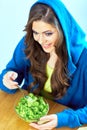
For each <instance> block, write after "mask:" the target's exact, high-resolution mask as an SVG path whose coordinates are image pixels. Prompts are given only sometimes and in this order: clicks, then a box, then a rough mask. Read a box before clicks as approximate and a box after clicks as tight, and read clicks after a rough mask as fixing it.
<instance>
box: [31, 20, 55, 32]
mask: <svg viewBox="0 0 87 130" xmlns="http://www.w3.org/2000/svg"><path fill="white" fill-rule="evenodd" d="M32 30H34V31H37V32H44V31H54V30H56V28H55V26H53V25H51V24H48V23H46V22H43V21H34V22H33V24H32Z"/></svg>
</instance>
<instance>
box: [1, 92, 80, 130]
mask: <svg viewBox="0 0 87 130" xmlns="http://www.w3.org/2000/svg"><path fill="white" fill-rule="evenodd" d="M21 96H22V94H21V92H20V91H17V92H16V93H15V94H7V93H5V92H3V91H1V90H0V130H36V129H34V128H33V127H31V126H29V123H27V122H25V121H23V120H22V119H20V118H19V117H18V115H17V114H16V112H15V109H14V105H15V101H17V100H18V99H19V98H20V97H21ZM48 103H49V106H50V110H49V114H51V113H55V112H60V111H62V110H63V109H65V108H66V107H65V106H63V105H60V104H57V103H55V102H52V101H51V100H48ZM54 130H57V129H56V128H55V129H54ZM58 130H77V129H76V128H75V129H70V128H66V127H62V128H58Z"/></svg>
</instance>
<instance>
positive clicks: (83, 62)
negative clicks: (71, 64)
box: [77, 48, 87, 67]
mask: <svg viewBox="0 0 87 130" xmlns="http://www.w3.org/2000/svg"><path fill="white" fill-rule="evenodd" d="M78 66H87V48H85V49H84V50H83V52H82V54H81V56H80V58H79V61H78V63H77V67H78Z"/></svg>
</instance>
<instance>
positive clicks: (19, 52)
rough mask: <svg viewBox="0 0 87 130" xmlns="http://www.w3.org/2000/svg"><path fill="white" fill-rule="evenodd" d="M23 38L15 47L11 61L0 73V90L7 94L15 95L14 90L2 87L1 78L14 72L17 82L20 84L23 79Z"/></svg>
mask: <svg viewBox="0 0 87 130" xmlns="http://www.w3.org/2000/svg"><path fill="white" fill-rule="evenodd" d="M24 48H25V45H24V37H23V38H22V39H21V40H20V42H19V43H18V45H17V46H16V48H15V50H14V53H13V56H12V59H11V60H10V61H9V62H8V64H7V65H6V68H5V69H4V70H3V71H2V73H1V74H0V89H1V90H3V91H5V92H7V93H15V92H16V89H14V90H10V89H8V88H7V87H5V86H4V85H3V82H2V79H3V76H4V75H5V74H6V73H7V72H8V71H15V72H17V73H18V78H17V82H18V83H19V84H21V82H22V80H23V78H24V72H25V54H24Z"/></svg>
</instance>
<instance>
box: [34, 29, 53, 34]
mask: <svg viewBox="0 0 87 130" xmlns="http://www.w3.org/2000/svg"><path fill="white" fill-rule="evenodd" d="M32 31H33V32H36V33H39V32H37V31H35V30H34V29H32ZM47 32H53V31H51V30H46V31H43V32H41V33H47Z"/></svg>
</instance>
